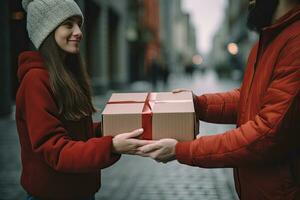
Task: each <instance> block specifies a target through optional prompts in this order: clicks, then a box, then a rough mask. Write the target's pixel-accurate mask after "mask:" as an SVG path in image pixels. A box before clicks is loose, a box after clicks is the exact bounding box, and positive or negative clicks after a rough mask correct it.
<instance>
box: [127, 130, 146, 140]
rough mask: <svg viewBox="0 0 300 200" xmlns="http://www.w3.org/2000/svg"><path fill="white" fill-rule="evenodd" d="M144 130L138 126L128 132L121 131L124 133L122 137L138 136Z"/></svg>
mask: <svg viewBox="0 0 300 200" xmlns="http://www.w3.org/2000/svg"><path fill="white" fill-rule="evenodd" d="M143 132H144V129H142V128H140V129H136V130H134V131H132V132H129V133H123V134H124V138H125V139H129V138H135V137H138V136H140V135H141V134H142V133H143Z"/></svg>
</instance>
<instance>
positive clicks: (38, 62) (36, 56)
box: [17, 51, 46, 82]
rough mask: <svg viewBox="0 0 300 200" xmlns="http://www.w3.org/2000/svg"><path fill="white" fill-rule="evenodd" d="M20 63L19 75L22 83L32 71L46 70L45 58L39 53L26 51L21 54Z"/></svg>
mask: <svg viewBox="0 0 300 200" xmlns="http://www.w3.org/2000/svg"><path fill="white" fill-rule="evenodd" d="M18 62H19V68H18V72H17V74H18V78H19V81H20V82H21V81H22V79H23V78H24V76H25V74H26V73H27V72H29V71H30V70H31V69H43V70H46V68H45V67H44V61H43V58H42V56H41V54H40V53H39V52H38V51H25V52H23V53H21V54H20V56H19V61H18Z"/></svg>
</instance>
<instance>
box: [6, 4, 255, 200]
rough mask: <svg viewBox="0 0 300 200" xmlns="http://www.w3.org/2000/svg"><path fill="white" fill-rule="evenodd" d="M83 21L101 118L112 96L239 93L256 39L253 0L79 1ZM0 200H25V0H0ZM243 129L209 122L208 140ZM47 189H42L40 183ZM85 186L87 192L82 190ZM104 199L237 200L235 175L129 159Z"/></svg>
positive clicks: (112, 177)
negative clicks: (20, 110) (20, 114)
mask: <svg viewBox="0 0 300 200" xmlns="http://www.w3.org/2000/svg"><path fill="white" fill-rule="evenodd" d="M76 2H77V3H78V5H79V6H80V7H81V9H82V11H83V13H84V15H85V20H84V26H83V33H84V39H83V41H82V44H81V45H82V46H81V53H82V56H83V58H84V59H85V61H86V66H87V70H88V72H89V74H90V76H91V82H92V87H93V91H94V94H95V96H94V103H95V105H96V106H97V107H98V108H99V110H100V112H99V113H97V114H95V116H94V119H95V120H100V119H101V115H100V114H101V109H103V107H104V105H105V102H106V101H107V100H108V98H109V96H110V94H111V93H112V92H144V91H170V90H172V89H175V88H188V89H192V90H193V91H194V92H195V93H196V94H199V95H200V94H203V93H207V92H221V91H227V90H231V89H233V88H236V87H239V85H240V83H241V80H242V78H243V71H244V69H245V63H246V60H247V56H248V53H249V50H250V48H251V46H252V45H253V43H254V42H255V41H256V40H257V36H256V35H255V34H254V33H252V32H249V31H248V30H247V28H246V19H247V8H248V0H240V1H235V0H210V1H205V0H76ZM0 27H1V29H2V30H1V31H0V46H1V48H0V56H1V57H0V58H1V59H0V97H1V98H0V200H17V199H25V196H26V193H25V192H24V190H23V189H22V187H21V186H20V183H19V179H20V172H21V163H20V146H19V141H18V135H17V131H16V125H15V120H14V110H15V95H16V91H17V88H18V84H19V83H18V80H17V77H16V72H17V68H18V55H19V54H20V52H22V51H25V50H32V49H33V46H32V44H31V43H30V41H29V39H28V35H27V33H26V13H25V12H24V10H23V9H22V6H21V0H2V1H0ZM231 128H234V125H214V124H208V123H204V122H201V123H200V133H201V134H218V133H222V132H224V131H225V130H228V129H231ZM37 184H38V183H37ZM83 184H84V183H83ZM96 199H99V200H100V199H101V200H121V199H124V200H125V199H126V200H169V199H172V200H173V199H175V200H176V199H178V200H179V199H180V200H181V199H182V200H185V199H186V200H192V199H201V200H202V199H204V200H210V199H216V200H218V199H220V200H235V199H236V194H235V191H234V185H233V177H232V169H201V168H196V167H189V166H185V165H181V164H179V163H178V162H177V161H173V162H171V163H168V164H160V163H156V162H155V161H152V160H150V159H146V158H139V157H134V156H122V158H121V160H120V161H119V162H118V163H117V164H115V165H114V166H112V167H110V168H108V169H105V170H104V171H103V176H102V188H101V190H100V192H98V193H97V196H96Z"/></svg>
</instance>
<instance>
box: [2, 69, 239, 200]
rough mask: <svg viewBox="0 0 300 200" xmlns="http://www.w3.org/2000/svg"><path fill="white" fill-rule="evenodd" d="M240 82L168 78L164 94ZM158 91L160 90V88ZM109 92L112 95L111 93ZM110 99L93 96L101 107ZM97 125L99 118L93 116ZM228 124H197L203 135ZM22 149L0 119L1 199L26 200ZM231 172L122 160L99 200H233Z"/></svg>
mask: <svg viewBox="0 0 300 200" xmlns="http://www.w3.org/2000/svg"><path fill="white" fill-rule="evenodd" d="M237 86H238V83H237V82H233V81H228V80H218V79H217V78H216V76H215V75H214V74H213V73H208V74H205V75H201V74H196V75H195V76H194V78H188V77H184V76H179V77H177V76H172V77H170V82H169V86H168V87H167V88H165V90H171V89H175V88H190V89H193V91H194V92H195V93H196V94H201V93H204V92H220V91H226V90H229V89H232V88H234V87H237ZM142 90H151V87H150V86H149V85H147V84H145V83H137V84H135V85H133V87H132V91H142ZM158 90H164V88H163V87H162V86H161V85H160V87H159V89H158ZM111 92H113V91H111ZM108 96H109V93H108V95H106V96H101V97H96V98H95V99H94V101H95V103H96V105H97V106H98V107H99V108H100V110H101V108H103V106H102V105H103V104H104V102H105V101H106V99H107V98H108ZM94 118H95V119H96V120H99V118H100V117H99V115H96V116H95V117H94ZM233 127H234V126H232V125H212V124H208V123H203V122H201V123H200V132H201V133H202V134H216V133H222V132H223V131H225V130H227V129H230V128H233ZM19 154H20V147H19V142H18V136H17V131H16V127H15V121H14V120H13V119H2V120H1V119H0V200H19V199H20V200H21V199H25V196H26V194H25V192H24V190H23V189H22V188H21V186H20V184H19V176H20V170H21V164H20V155H19ZM231 171H232V170H231V169H202V168H197V167H190V166H186V165H182V164H179V163H178V162H177V161H173V162H170V163H168V164H161V163H156V162H155V161H153V160H151V159H149V158H140V157H136V156H122V158H121V160H120V161H119V162H117V163H116V164H115V165H114V166H112V167H110V168H107V169H105V170H103V172H102V188H101V190H100V191H99V192H98V193H97V194H96V199H97V200H123V199H124V200H125V199H126V200H171V199H172V200H177V199H178V200H193V199H195V200H196V199H197V200H213V199H216V200H235V199H236V194H235V192H234V188H233V178H232V174H231Z"/></svg>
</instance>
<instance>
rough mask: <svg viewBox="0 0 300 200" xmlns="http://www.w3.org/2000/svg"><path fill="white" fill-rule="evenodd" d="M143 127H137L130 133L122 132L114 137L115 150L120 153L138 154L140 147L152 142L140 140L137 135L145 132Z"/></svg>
mask: <svg viewBox="0 0 300 200" xmlns="http://www.w3.org/2000/svg"><path fill="white" fill-rule="evenodd" d="M143 131H144V130H143V129H137V130H134V131H132V132H129V133H122V134H119V135H116V136H115V137H114V138H113V152H114V153H118V154H131V155H137V153H138V148H139V147H142V146H144V145H147V144H152V143H153V142H154V141H151V140H139V139H136V137H138V136H140V135H141V134H142V133H143Z"/></svg>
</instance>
